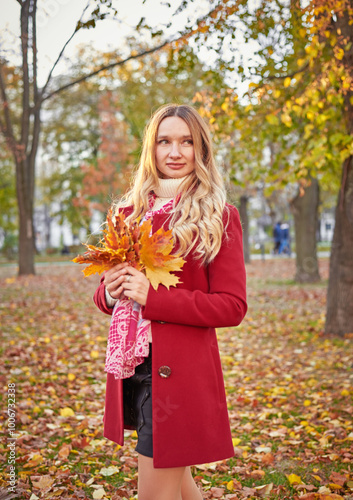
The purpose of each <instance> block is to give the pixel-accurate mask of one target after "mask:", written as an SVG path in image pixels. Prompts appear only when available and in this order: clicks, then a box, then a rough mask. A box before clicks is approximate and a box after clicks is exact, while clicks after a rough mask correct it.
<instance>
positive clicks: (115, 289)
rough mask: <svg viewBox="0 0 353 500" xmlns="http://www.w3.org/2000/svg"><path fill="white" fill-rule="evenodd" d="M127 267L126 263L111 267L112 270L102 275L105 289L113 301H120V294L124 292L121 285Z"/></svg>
mask: <svg viewBox="0 0 353 500" xmlns="http://www.w3.org/2000/svg"><path fill="white" fill-rule="evenodd" d="M127 267H128V263H127V262H123V263H122V264H117V265H116V266H114V267H112V269H109V270H108V271H106V273H105V275H104V285H105V288H106V290H107V292H108V293H109V295H110V296H111V297H112V298H113V299H120V298H121V295H122V293H123V292H124V289H123V287H122V286H121V285H122V283H123V281H124V280H125V279H126V272H125V269H126V268H127Z"/></svg>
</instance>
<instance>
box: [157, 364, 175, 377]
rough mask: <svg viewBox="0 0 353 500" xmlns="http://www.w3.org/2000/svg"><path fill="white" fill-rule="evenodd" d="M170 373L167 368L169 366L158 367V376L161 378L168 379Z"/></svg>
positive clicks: (169, 369)
mask: <svg viewBox="0 0 353 500" xmlns="http://www.w3.org/2000/svg"><path fill="white" fill-rule="evenodd" d="M171 373H172V370H171V368H169V366H160V367H159V368H158V374H159V376H160V377H162V378H168V377H170V374H171Z"/></svg>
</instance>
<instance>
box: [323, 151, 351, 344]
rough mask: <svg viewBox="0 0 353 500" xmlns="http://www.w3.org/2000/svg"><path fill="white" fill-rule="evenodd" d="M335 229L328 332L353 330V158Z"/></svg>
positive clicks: (345, 177)
mask: <svg viewBox="0 0 353 500" xmlns="http://www.w3.org/2000/svg"><path fill="white" fill-rule="evenodd" d="M342 188H343V189H341V190H340V193H339V196H338V202H337V207H336V218H335V230H334V233H333V240H332V247H331V257H330V278H329V284H328V289H327V306H326V307H327V310H326V324H325V333H327V334H334V335H341V336H343V335H344V334H346V333H353V307H352V304H353V266H352V255H353V253H352V249H353V159H352V157H350V158H349V159H348V160H347V161H346V162H345V165H344V168H343V175H342Z"/></svg>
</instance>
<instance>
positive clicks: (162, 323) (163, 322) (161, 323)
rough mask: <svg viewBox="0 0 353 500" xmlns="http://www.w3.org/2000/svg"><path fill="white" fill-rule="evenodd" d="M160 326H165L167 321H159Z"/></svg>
mask: <svg viewBox="0 0 353 500" xmlns="http://www.w3.org/2000/svg"><path fill="white" fill-rule="evenodd" d="M157 323H159V324H160V325H165V321H157Z"/></svg>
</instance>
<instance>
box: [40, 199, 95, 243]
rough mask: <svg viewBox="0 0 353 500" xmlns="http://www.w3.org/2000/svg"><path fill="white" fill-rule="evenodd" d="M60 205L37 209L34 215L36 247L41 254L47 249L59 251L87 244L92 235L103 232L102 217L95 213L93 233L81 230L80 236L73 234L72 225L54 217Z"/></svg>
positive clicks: (92, 225) (92, 220)
mask: <svg viewBox="0 0 353 500" xmlns="http://www.w3.org/2000/svg"><path fill="white" fill-rule="evenodd" d="M58 210H59V204H57V203H53V204H52V205H51V206H50V207H49V206H48V205H41V206H39V207H36V209H35V215H34V227H35V232H36V247H37V250H38V251H39V252H44V251H45V250H46V249H47V248H55V249H58V250H59V251H61V250H63V248H65V247H71V246H72V245H80V244H81V243H86V241H87V239H88V238H89V236H90V234H98V233H100V232H101V230H102V215H101V213H100V212H98V211H94V212H93V216H92V219H91V233H90V234H89V233H88V232H87V231H86V229H84V228H81V229H80V231H79V234H73V232H72V229H71V225H70V224H69V223H68V222H67V221H66V220H65V219H64V220H61V217H60V216H58V215H57V216H52V215H51V213H57V212H58Z"/></svg>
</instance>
